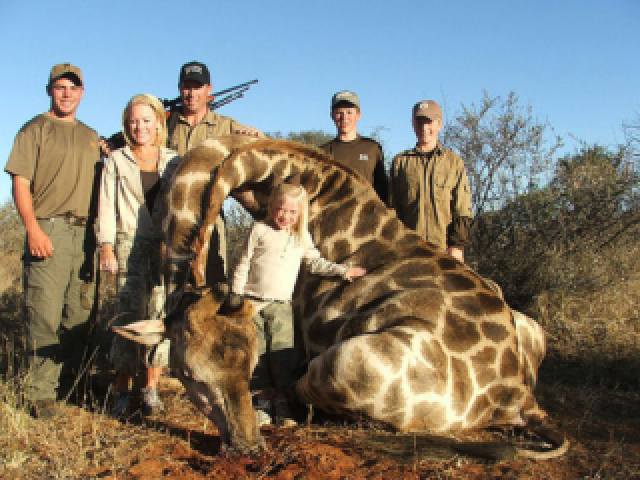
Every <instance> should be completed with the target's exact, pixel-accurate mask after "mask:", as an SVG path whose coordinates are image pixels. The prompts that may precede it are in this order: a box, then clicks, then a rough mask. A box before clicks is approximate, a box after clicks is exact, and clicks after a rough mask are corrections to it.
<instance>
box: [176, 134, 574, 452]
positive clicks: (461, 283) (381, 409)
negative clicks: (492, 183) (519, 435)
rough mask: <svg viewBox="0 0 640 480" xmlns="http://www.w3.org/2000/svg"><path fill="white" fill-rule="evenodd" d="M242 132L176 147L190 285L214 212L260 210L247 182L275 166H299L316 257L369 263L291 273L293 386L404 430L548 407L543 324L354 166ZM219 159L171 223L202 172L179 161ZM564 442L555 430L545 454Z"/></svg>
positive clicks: (202, 269) (181, 236)
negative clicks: (234, 200) (342, 276)
mask: <svg viewBox="0 0 640 480" xmlns="http://www.w3.org/2000/svg"><path fill="white" fill-rule="evenodd" d="M246 142H248V141H247V140H245V139H238V138H237V137H236V138H234V137H228V138H225V137H221V138H219V139H217V140H214V141H212V142H209V143H208V145H207V147H201V148H199V149H196V150H194V151H192V152H191V153H190V155H189V156H188V157H187V158H186V159H185V161H184V163H183V166H182V167H181V171H182V174H181V173H180V172H178V175H177V178H176V179H175V183H174V186H173V189H172V190H171V192H170V209H169V214H168V216H167V217H166V218H167V224H166V226H167V227H168V230H167V239H168V246H169V252H170V256H171V257H172V258H173V259H174V260H175V259H179V260H180V262H181V263H183V262H184V261H186V259H187V257H188V256H189V247H191V246H194V247H195V248H194V251H195V254H196V256H195V259H194V261H193V262H192V270H193V274H194V278H195V283H196V286H200V285H203V284H204V283H205V273H206V263H207V246H208V242H209V235H210V233H211V226H212V225H213V222H212V219H215V218H216V216H217V214H218V212H219V211H220V208H221V206H222V203H223V201H224V199H225V198H226V197H227V195H229V194H230V193H238V192H240V191H242V190H243V189H244V190H246V189H249V190H252V191H255V192H256V194H255V195H253V196H251V195H246V196H245V197H243V198H241V199H240V200H241V203H243V205H245V206H246V207H247V208H248V209H249V210H250V211H253V212H255V211H259V210H260V208H261V207H264V205H263V202H264V200H265V199H266V197H263V196H261V195H259V194H258V193H257V192H258V191H260V190H261V189H262V190H263V191H264V190H266V189H267V188H268V186H269V185H270V179H271V178H272V177H273V175H278V176H281V177H283V178H285V179H286V178H289V177H291V176H293V175H296V174H299V175H300V180H301V184H302V185H303V186H304V187H305V188H306V189H307V191H308V193H309V198H310V202H311V205H310V211H309V220H310V222H309V227H310V232H311V235H312V237H313V238H314V241H315V242H316V244H317V245H318V248H319V249H320V251H321V253H322V254H323V256H325V257H326V258H328V259H330V260H332V261H335V262H341V263H347V262H352V263H353V264H356V265H362V266H363V267H365V268H366V269H367V271H368V274H367V276H365V277H363V278H361V279H358V280H357V281H355V282H354V283H347V282H343V281H340V280H334V279H327V278H323V277H315V276H310V275H305V274H301V277H300V279H299V282H298V286H297V288H296V293H295V298H294V309H295V311H296V317H297V318H298V319H301V322H302V323H301V326H300V328H301V331H302V334H303V338H304V348H305V352H306V355H307V360H309V365H308V369H307V372H306V373H305V374H304V375H303V376H302V378H301V379H300V380H299V381H298V382H297V384H296V393H297V394H298V396H299V397H300V399H301V400H302V401H303V402H306V403H309V404H313V405H314V406H316V407H319V408H321V409H323V410H326V411H329V412H335V413H346V414H354V413H364V414H366V415H368V416H369V417H371V418H373V419H376V420H379V421H382V422H385V423H387V424H390V425H392V426H393V427H395V428H396V429H398V430H400V431H430V432H454V431H459V430H464V429H470V428H482V427H487V426H490V425H525V424H527V423H528V422H533V423H537V422H541V421H543V420H544V419H545V417H546V413H545V412H544V411H543V410H542V409H540V408H539V407H538V404H537V402H536V400H535V398H534V396H533V388H534V386H535V382H536V378H537V369H538V366H539V364H540V362H541V360H542V358H543V356H544V348H545V347H544V344H545V338H544V332H543V330H542V328H541V327H540V326H539V325H537V324H536V323H535V322H534V321H533V320H531V319H529V318H528V317H525V316H524V315H522V314H517V313H514V312H512V311H511V310H510V309H509V307H508V306H507V305H506V304H505V303H504V301H503V300H502V298H501V297H500V296H499V295H498V294H496V293H495V292H494V290H492V288H491V286H490V285H489V284H488V283H487V282H485V281H484V280H483V279H482V278H481V277H480V276H478V275H477V274H476V273H475V272H473V271H472V270H471V269H470V268H469V267H467V266H466V265H463V264H461V263H459V262H457V261H455V260H454V259H452V258H451V257H449V256H448V255H446V254H444V253H441V252H439V251H437V250H436V248H435V247H433V246H431V245H429V244H426V243H425V242H424V241H422V240H421V239H420V237H419V236H418V235H416V234H415V233H414V232H413V231H411V230H409V229H407V228H405V227H404V226H403V224H402V223H401V222H400V221H399V220H398V219H397V217H396V216H395V212H393V211H392V210H389V209H387V208H385V206H384V205H383V203H382V202H381V201H380V200H379V199H378V198H377V196H376V195H375V192H374V191H373V190H372V189H371V188H370V187H369V186H368V185H367V184H366V183H365V182H364V181H363V180H362V179H361V178H360V177H359V176H358V175H357V174H355V173H354V172H351V171H349V170H348V169H345V168H344V167H341V166H340V165H338V164H336V163H334V162H333V161H332V160H330V159H329V157H327V156H325V155H324V154H322V153H320V152H319V151H318V150H316V149H313V148H307V147H304V146H302V145H300V144H295V143H293V142H287V141H283V140H258V141H251V143H246ZM243 143H245V144H243ZM240 144H243V145H240ZM223 159H224V163H222V161H223ZM221 163H222V166H221V167H220V168H219V170H218V172H217V174H216V176H215V181H214V183H213V184H212V185H211V186H210V188H209V187H206V188H201V187H198V188H199V191H200V192H201V194H202V195H201V196H198V197H197V198H195V199H194V198H192V197H191V196H189V197H190V200H189V202H190V208H191V210H192V211H193V212H197V213H195V214H194V215H193V216H192V218H191V219H190V222H191V223H189V222H187V223H181V220H180V214H179V212H181V211H183V210H184V208H187V207H186V203H185V200H184V199H185V198H186V195H185V191H187V190H188V189H189V188H192V187H193V185H194V182H191V181H190V178H191V179H194V180H195V179H197V178H199V179H200V180H199V181H201V180H203V179H204V178H205V177H206V176H207V175H209V174H210V172H211V170H208V171H203V172H201V174H200V175H199V176H198V175H195V174H187V172H188V171H190V170H193V171H196V170H198V168H192V167H194V166H195V165H199V166H200V167H206V165H207V164H208V165H210V166H211V165H215V166H217V165H219V164H221ZM183 207H184V208H183ZM207 207H208V208H207ZM201 208H205V209H206V210H201ZM203 211H204V212H205V213H203V214H202V216H199V215H198V214H200V213H201V212H203ZM198 227H199V231H198V230H197V229H198ZM184 270H185V269H184V268H183V267H181V268H177V269H174V271H173V274H172V280H171V284H172V285H178V284H180V283H181V282H183V281H184V280H185V279H184V273H181V272H184ZM177 274H179V275H180V276H181V278H177V277H176V275H177ZM567 448H568V442H566V441H565V442H564V443H563V444H562V445H561V446H560V447H559V448H557V449H556V450H554V451H553V452H551V453H550V454H549V455H547V456H553V455H561V454H563V453H564V452H565V451H566V449H567Z"/></svg>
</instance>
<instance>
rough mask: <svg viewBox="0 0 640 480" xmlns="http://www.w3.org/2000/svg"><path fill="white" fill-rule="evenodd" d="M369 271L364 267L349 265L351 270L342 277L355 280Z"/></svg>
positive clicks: (349, 280)
mask: <svg viewBox="0 0 640 480" xmlns="http://www.w3.org/2000/svg"><path fill="white" fill-rule="evenodd" d="M366 274H367V271H366V270H365V269H364V268H362V267H349V270H347V272H346V273H345V274H344V276H343V277H342V278H344V279H345V280H347V281H348V282H353V281H354V280H355V279H356V278H360V277H364V276H365V275H366Z"/></svg>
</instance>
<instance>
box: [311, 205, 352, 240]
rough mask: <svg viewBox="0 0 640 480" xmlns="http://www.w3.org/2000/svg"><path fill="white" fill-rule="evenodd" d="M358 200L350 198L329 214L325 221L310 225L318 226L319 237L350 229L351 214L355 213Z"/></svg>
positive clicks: (327, 236)
mask: <svg viewBox="0 0 640 480" xmlns="http://www.w3.org/2000/svg"><path fill="white" fill-rule="evenodd" d="M357 206H358V202H357V200H356V199H352V200H350V201H348V202H346V203H345V204H344V205H341V206H340V208H339V209H336V211H335V212H334V215H331V216H330V217H329V219H328V221H326V222H322V224H321V225H319V226H316V225H312V228H314V230H315V228H316V227H318V230H319V233H318V234H319V235H320V238H331V237H332V236H334V235H336V234H338V233H346V232H348V231H349V230H350V229H351V223H352V222H353V215H354V214H355V211H356V208H357Z"/></svg>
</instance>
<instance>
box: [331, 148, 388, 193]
mask: <svg viewBox="0 0 640 480" xmlns="http://www.w3.org/2000/svg"><path fill="white" fill-rule="evenodd" d="M320 149H322V150H323V151H324V152H325V153H328V154H330V155H333V159H334V160H335V161H336V162H338V163H339V164H341V165H344V166H345V167H349V168H351V169H352V170H355V171H356V172H358V173H359V174H360V175H362V176H363V177H364V179H365V180H366V181H367V182H369V185H372V186H373V188H374V190H375V191H376V193H377V194H378V197H380V200H382V201H383V202H385V203H386V202H387V200H388V185H387V183H388V182H387V174H386V173H385V171H384V155H383V154H382V147H380V144H379V143H378V142H376V141H375V140H373V139H371V138H367V137H361V136H360V135H358V136H357V137H356V138H355V139H354V140H351V141H348V142H344V141H342V140H340V139H338V138H337V137H336V138H334V139H333V140H331V141H329V142H327V143H325V144H324V145H321V146H320Z"/></svg>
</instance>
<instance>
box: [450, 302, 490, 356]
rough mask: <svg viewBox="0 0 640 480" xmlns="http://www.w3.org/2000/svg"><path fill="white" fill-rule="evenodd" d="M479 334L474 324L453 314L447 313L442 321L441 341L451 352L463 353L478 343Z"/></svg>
mask: <svg viewBox="0 0 640 480" xmlns="http://www.w3.org/2000/svg"><path fill="white" fill-rule="evenodd" d="M480 338H481V336H480V332H479V331H478V327H477V325H476V324H475V323H474V322H470V321H469V320H467V319H466V318H464V317H462V316H460V315H458V314H457V313H453V312H451V311H449V312H447V313H446V315H445V321H444V332H443V335H442V340H443V341H444V344H445V345H446V347H447V348H448V349H449V350H451V351H452V352H456V353H463V352H466V351H467V350H469V349H470V348H471V347H473V346H474V345H477V344H478V342H479V341H480Z"/></svg>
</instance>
